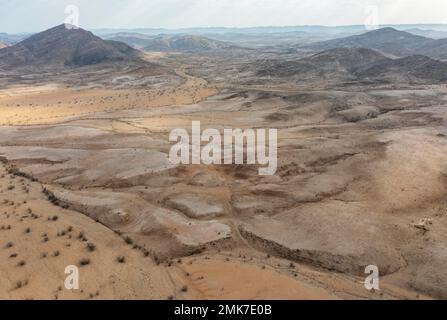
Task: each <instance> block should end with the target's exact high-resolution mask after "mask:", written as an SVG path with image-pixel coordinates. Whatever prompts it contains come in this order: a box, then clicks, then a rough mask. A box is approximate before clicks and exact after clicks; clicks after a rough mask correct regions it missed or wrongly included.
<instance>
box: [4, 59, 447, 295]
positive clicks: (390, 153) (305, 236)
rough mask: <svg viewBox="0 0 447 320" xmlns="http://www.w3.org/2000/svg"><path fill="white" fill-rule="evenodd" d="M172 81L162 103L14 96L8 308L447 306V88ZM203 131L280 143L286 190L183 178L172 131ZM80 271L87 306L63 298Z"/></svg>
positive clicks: (7, 161) (234, 180) (254, 178)
mask: <svg viewBox="0 0 447 320" xmlns="http://www.w3.org/2000/svg"><path fill="white" fill-rule="evenodd" d="M167 63H171V62H170V61H169V60H167ZM190 67H191V66H190ZM176 69H177V70H178V75H179V77H183V78H184V81H183V82H182V83H183V84H182V86H180V87H175V88H164V89H157V90H158V91H150V90H142V89H138V88H134V89H132V88H131V89H126V90H124V89H123V90H115V91H110V92H109V91H107V90H106V89H82V91H73V89H61V88H58V87H46V89H45V90H43V91H36V90H35V89H32V88H24V87H21V88H19V89H16V90H15V91H14V94H11V93H9V92H8V91H5V90H4V91H2V93H1V94H0V114H1V115H2V116H1V117H0V119H2V124H3V126H2V127H0V156H1V158H2V159H3V161H4V165H3V168H2V170H3V173H2V174H3V176H2V178H1V184H2V185H1V190H2V191H1V197H2V198H3V199H0V200H2V201H3V202H2V205H1V209H2V211H4V212H1V213H2V214H3V216H2V217H1V218H2V220H1V224H2V225H4V228H3V229H2V230H0V240H1V245H2V248H1V251H2V253H1V254H2V259H1V260H0V261H1V263H0V269H1V270H2V274H5V275H7V276H5V277H1V279H0V281H1V283H2V286H0V287H1V288H4V289H3V291H0V295H1V296H4V297H6V298H30V299H32V298H95V297H97V296H98V297H99V298H135V297H138V298H168V297H169V298H211V299H212V298H244V299H248V298H250V299H251V298H253V299H261V298H290V299H295V298H299V299H306V298H328V299H336V298H376V299H380V298H425V297H434V298H442V297H446V296H447V291H446V290H445V288H446V287H447V286H446V283H445V279H446V277H445V271H444V270H445V268H443V263H444V261H445V257H446V253H447V251H446V249H445V246H444V245H443V244H444V243H445V241H446V240H447V239H445V237H446V236H445V235H446V232H445V228H446V227H447V224H446V215H445V212H446V204H445V200H444V199H445V197H444V195H445V192H446V186H447V185H446V180H445V174H446V167H445V163H447V162H446V160H447V159H446V158H447V153H446V151H447V140H446V138H445V137H446V136H447V131H446V130H445V126H444V123H445V117H446V113H445V111H444V109H445V108H444V106H445V101H446V100H447V88H445V87H443V86H425V87H420V86H419V87H412V88H398V87H397V88H396V87H395V86H393V87H384V88H368V87H362V88H358V87H351V88H333V89H327V88H324V89H322V88H306V89H303V85H299V86H294V85H291V84H289V85H283V84H281V85H279V86H278V87H275V85H265V84H262V83H253V84H251V83H250V82H249V79H236V80H235V81H237V82H240V83H239V85H238V86H237V88H235V84H234V83H233V84H232V83H227V84H222V83H221V82H219V81H217V80H218V79H217V77H218V75H217V74H216V75H215V77H216V79H217V80H216V81H215V83H214V82H213V81H212V79H209V77H208V78H207V80H208V81H206V80H204V79H202V78H199V77H194V76H191V75H188V74H187V72H188V68H185V67H184V66H176ZM216 69H217V67H216ZM219 76H223V75H221V74H219ZM241 88H242V89H241ZM162 97H163V98H162ZM76 99H77V101H78V103H79V105H78V106H77V105H76V104H75V103H74V101H76ZM132 99H133V100H132ZM131 101H132V102H131ZM59 102H61V103H60V104H59ZM191 121H201V123H202V126H203V127H213V128H223V127H225V126H228V127H232V128H258V127H261V128H263V127H267V128H278V129H279V137H278V142H279V154H278V161H279V167H278V172H277V174H276V175H275V176H271V177H260V176H259V175H258V174H257V168H256V167H246V166H203V165H197V166H173V165H172V164H171V163H170V162H169V161H168V159H167V153H168V152H169V148H170V146H171V145H170V144H169V141H168V137H169V132H170V130H172V129H174V128H185V129H188V128H190V126H191ZM6 170H9V173H8V172H7V171H6ZM27 190H28V191H27ZM24 202H25V203H24ZM28 209H30V210H28ZM36 216H37V218H36ZM53 216H57V217H58V218H57V219H56V220H54V221H53V219H52V218H51V217H53ZM8 226H11V228H8ZM69 226H72V228H73V229H72V231H70V232H68V231H67V230H68V229H67V228H68V227H69ZM27 228H30V229H31V231H30V232H29V233H27V232H26V230H27ZM62 232H64V235H61V233H62ZM80 232H83V233H84V235H85V237H86V239H87V241H82V237H81V239H79V238H78V237H79V233H80ZM58 233H59V236H58V235H57V234H58ZM43 234H47V238H48V241H44V240H43V239H45V236H44V235H43ZM26 237H29V238H30V239H31V241H29V242H28V241H23V240H24V238H26ZM9 242H12V246H10V245H8V243H9ZM90 242H92V243H93V244H94V245H95V250H93V251H89V249H88V248H87V245H88V243H90ZM56 251H57V252H58V253H59V254H57V255H56V254H55V252H56ZM14 254H17V256H16V257H14V256H11V255H14ZM43 254H46V257H45V258H42V255H43ZM3 256H4V257H3ZM118 256H125V257H126V263H124V264H123V263H119V262H118V261H117V257H118ZM82 259H89V263H88V264H87V265H85V266H82V267H81V270H82V271H84V270H86V271H87V272H88V275H87V274H86V275H85V276H84V277H85V279H88V281H86V282H85V284H86V285H85V287H83V292H75V293H67V292H65V291H64V290H59V289H60V288H59V286H61V285H62V283H61V281H62V279H63V277H64V274H63V270H64V267H65V265H67V264H80V263H81V260H82ZM22 261H23V262H24V264H22V263H21V262H22ZM367 265H377V266H378V267H379V269H380V272H381V275H382V278H381V280H382V290H381V291H380V292H375V293H373V292H368V291H367V290H365V289H364V288H363V284H362V281H363V279H364V277H365V275H364V269H365V266H367ZM36 270H39V271H36ZM17 271H19V272H17ZM87 272H85V273H87ZM92 279H94V280H92ZM142 279H143V280H142ZM259 279H263V281H259ZM81 281H82V280H81ZM19 282H20V284H21V285H18V284H19ZM240 283H244V285H243V286H241V285H240ZM3 284H4V285H3ZM41 286H42V288H45V290H41V291H38V290H39V289H38V288H40V287H41ZM285 288H287V290H286V289H285ZM97 293H99V295H97Z"/></svg>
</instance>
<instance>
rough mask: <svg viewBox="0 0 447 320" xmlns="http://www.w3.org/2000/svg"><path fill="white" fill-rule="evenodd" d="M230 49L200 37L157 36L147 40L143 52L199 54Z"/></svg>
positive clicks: (227, 45)
mask: <svg viewBox="0 0 447 320" xmlns="http://www.w3.org/2000/svg"><path fill="white" fill-rule="evenodd" d="M228 47H230V45H229V44H226V43H225V42H221V41H217V40H213V39H209V38H206V37H202V36H193V35H175V36H159V37H156V38H154V39H152V40H149V41H148V43H147V45H146V47H145V48H144V50H146V51H177V52H188V51H192V52H199V51H210V50H218V49H225V48H228Z"/></svg>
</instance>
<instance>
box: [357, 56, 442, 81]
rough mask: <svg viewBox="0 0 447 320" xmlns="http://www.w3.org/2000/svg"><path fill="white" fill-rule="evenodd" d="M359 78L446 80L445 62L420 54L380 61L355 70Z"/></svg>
mask: <svg viewBox="0 0 447 320" xmlns="http://www.w3.org/2000/svg"><path fill="white" fill-rule="evenodd" d="M355 74H356V75H357V76H358V77H360V78H381V79H386V80H391V81H419V82H428V83H434V82H446V81H447V63H444V62H441V61H438V60H434V59H431V58H429V57H426V56H422V55H413V56H408V57H404V58H400V59H394V60H392V59H389V60H386V61H381V62H379V63H377V64H374V65H372V66H367V67H363V68H360V69H358V70H356V71H355Z"/></svg>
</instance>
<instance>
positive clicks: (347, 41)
mask: <svg viewBox="0 0 447 320" xmlns="http://www.w3.org/2000/svg"><path fill="white" fill-rule="evenodd" d="M434 42H435V40H433V39H430V38H426V37H422V36H417V35H414V34H411V33H408V32H405V31H398V30H396V29H393V28H382V29H378V30H374V31H370V32H367V33H364V34H361V35H355V36H350V37H346V38H341V39H334V40H328V41H322V42H317V43H314V44H312V45H309V46H308V48H310V49H313V50H318V51H322V50H328V49H334V48H340V47H346V48H368V49H374V50H378V51H381V52H383V53H386V54H392V55H395V56H398V57H401V56H406V55H412V54H415V53H416V52H417V51H418V50H420V49H421V48H423V47H425V46H428V45H430V44H432V43H434Z"/></svg>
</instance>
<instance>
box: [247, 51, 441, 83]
mask: <svg viewBox="0 0 447 320" xmlns="http://www.w3.org/2000/svg"><path fill="white" fill-rule="evenodd" d="M251 68H253V65H252V66H251ZM256 68H257V71H256V75H257V76H259V77H266V76H273V77H279V78H294V79H295V80H297V81H302V80H306V81H320V80H327V81H335V82H337V81H358V80H366V79H368V80H375V81H378V82H380V81H384V82H393V83H394V82H395V83H398V82H405V83H406V82H418V83H427V84H430V83H439V82H447V63H444V62H442V61H438V60H435V59H432V58H429V57H426V56H423V55H411V56H407V57H404V58H398V59H391V58H388V57H386V56H385V55H383V54H381V53H380V52H377V51H374V50H371V49H364V48H337V49H331V50H327V51H324V52H321V53H318V54H315V55H313V56H310V57H306V58H303V59H300V60H296V61H285V60H283V61H281V60H270V61H262V63H261V62H260V63H259V64H258V66H257V67H256Z"/></svg>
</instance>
